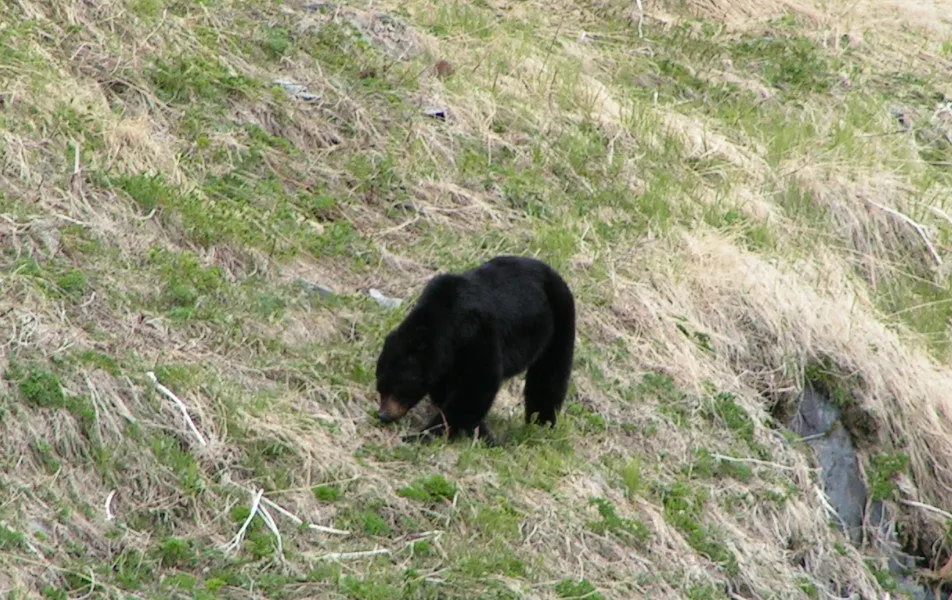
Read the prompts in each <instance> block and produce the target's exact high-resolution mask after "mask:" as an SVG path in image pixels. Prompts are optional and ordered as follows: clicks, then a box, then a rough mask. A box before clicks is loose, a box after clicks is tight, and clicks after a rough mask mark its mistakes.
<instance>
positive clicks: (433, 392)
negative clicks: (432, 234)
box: [377, 256, 575, 443]
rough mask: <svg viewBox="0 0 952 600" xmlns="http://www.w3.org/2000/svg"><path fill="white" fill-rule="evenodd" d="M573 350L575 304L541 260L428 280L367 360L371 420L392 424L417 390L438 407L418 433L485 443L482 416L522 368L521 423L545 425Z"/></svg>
mask: <svg viewBox="0 0 952 600" xmlns="http://www.w3.org/2000/svg"><path fill="white" fill-rule="evenodd" d="M574 350H575V300H574V298H573V296H572V292H571V290H570V289H569V287H568V285H567V284H566V283H565V281H564V280H563V279H562V277H561V276H559V274H558V273H557V272H556V271H555V270H553V269H552V268H551V267H549V266H548V265H546V264H545V263H543V262H541V261H538V260H536V259H532V258H524V257H517V256H500V257H496V258H493V259H492V260H490V261H488V262H486V263H485V264H483V265H481V266H479V267H477V268H475V269H473V270H471V271H467V272H466V273H462V274H444V275H438V276H437V277H435V278H433V279H432V280H431V281H430V282H429V283H428V284H427V286H426V288H425V289H424V290H423V293H422V294H421V296H420V299H419V300H418V302H417V304H416V306H414V308H413V310H412V311H411V312H410V314H409V315H408V316H407V318H406V319H405V320H404V321H403V322H402V323H401V324H400V325H399V327H397V328H396V329H395V330H394V331H393V332H391V333H390V334H389V335H388V336H387V338H386V340H385V342H384V345H383V350H382V351H381V353H380V357H379V359H378V361H377V391H378V392H379V393H380V397H381V404H380V410H379V411H378V416H379V418H380V419H381V420H382V421H384V422H390V421H395V420H397V419H399V418H400V417H402V416H403V415H404V414H405V413H406V411H408V410H410V409H411V408H413V407H414V406H415V405H416V404H418V403H419V402H420V401H421V400H422V399H423V398H424V397H425V396H426V395H429V396H430V400H431V401H432V402H433V403H434V404H435V405H436V406H437V407H438V408H439V409H440V413H438V414H437V415H436V416H435V417H434V418H433V419H432V420H431V421H430V422H429V423H428V424H427V427H426V428H425V429H424V431H423V432H421V433H420V434H416V435H413V436H410V437H409V438H407V439H408V441H409V440H411V439H420V438H421V436H425V435H426V434H427V433H429V434H436V435H443V434H447V435H448V437H450V438H453V437H456V436H458V435H461V434H467V435H473V433H474V430H476V429H477V428H478V429H479V434H480V437H482V438H484V439H486V440H487V441H488V442H490V443H492V441H493V440H492V436H491V434H490V433H489V430H488V428H487V427H486V424H485V422H484V417H485V416H486V414H487V413H488V412H489V409H490V407H491V406H492V403H493V401H494V400H495V398H496V394H497V392H498V391H499V388H500V387H501V386H502V383H503V382H504V381H505V380H506V379H509V378H510V377H513V376H515V375H518V374H519V373H522V372H523V371H525V372H526V385H525V419H526V422H527V423H528V422H531V421H532V418H533V416H537V418H538V422H539V423H543V424H553V425H554V424H555V421H556V413H557V412H558V411H559V409H560V408H561V406H562V403H563V401H564V400H565V395H566V392H567V391H568V385H569V377H570V376H571V372H572V359H573V353H574Z"/></svg>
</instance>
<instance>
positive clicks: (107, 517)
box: [105, 490, 116, 521]
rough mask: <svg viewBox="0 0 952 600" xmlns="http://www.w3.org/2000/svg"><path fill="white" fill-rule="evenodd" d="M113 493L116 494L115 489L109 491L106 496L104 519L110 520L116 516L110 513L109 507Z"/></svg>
mask: <svg viewBox="0 0 952 600" xmlns="http://www.w3.org/2000/svg"><path fill="white" fill-rule="evenodd" d="M115 495H116V490H112V491H111V492H109V495H108V496H106V505H105V506H106V520H107V521H112V520H113V519H115V518H116V516H115V515H114V514H112V509H111V508H110V505H111V504H112V498H113V496H115Z"/></svg>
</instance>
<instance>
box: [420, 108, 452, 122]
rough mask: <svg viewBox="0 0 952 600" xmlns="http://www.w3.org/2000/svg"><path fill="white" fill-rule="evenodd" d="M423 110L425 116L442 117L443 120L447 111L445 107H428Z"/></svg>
mask: <svg viewBox="0 0 952 600" xmlns="http://www.w3.org/2000/svg"><path fill="white" fill-rule="evenodd" d="M423 112H424V114H425V115H426V116H428V117H431V118H433V119H442V120H444V121H445V120H446V117H447V111H446V109H445V108H436V107H429V108H427V109H426V110H425V111H423Z"/></svg>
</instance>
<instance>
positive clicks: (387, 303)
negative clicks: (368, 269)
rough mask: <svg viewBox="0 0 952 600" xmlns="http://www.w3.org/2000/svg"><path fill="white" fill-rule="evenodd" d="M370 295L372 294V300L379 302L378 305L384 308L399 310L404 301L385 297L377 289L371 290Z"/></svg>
mask: <svg viewBox="0 0 952 600" xmlns="http://www.w3.org/2000/svg"><path fill="white" fill-rule="evenodd" d="M368 294H370V297H371V298H373V299H374V300H376V301H377V304H379V305H380V306H383V307H384V308H398V307H399V306H400V305H401V304H403V300H400V299H399V298H391V297H389V296H385V295H384V294H383V292H381V291H380V290H378V289H377V288H370V290H369V291H368Z"/></svg>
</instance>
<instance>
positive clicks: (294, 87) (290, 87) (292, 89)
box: [273, 79, 321, 102]
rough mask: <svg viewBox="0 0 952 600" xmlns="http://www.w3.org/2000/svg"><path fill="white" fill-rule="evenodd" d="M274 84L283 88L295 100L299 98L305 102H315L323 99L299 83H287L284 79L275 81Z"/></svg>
mask: <svg viewBox="0 0 952 600" xmlns="http://www.w3.org/2000/svg"><path fill="white" fill-rule="evenodd" d="M273 83H274V84H275V85H279V86H281V87H283V88H284V90H285V91H286V92H287V93H289V94H291V95H292V96H294V97H295V98H298V99H299V100H304V101H305V102H314V101H315V100H320V99H321V97H320V96H318V95H317V94H312V93H311V92H308V91H307V88H306V87H304V86H303V85H301V84H299V83H294V82H293V81H285V80H283V79H275V80H274V82H273Z"/></svg>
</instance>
